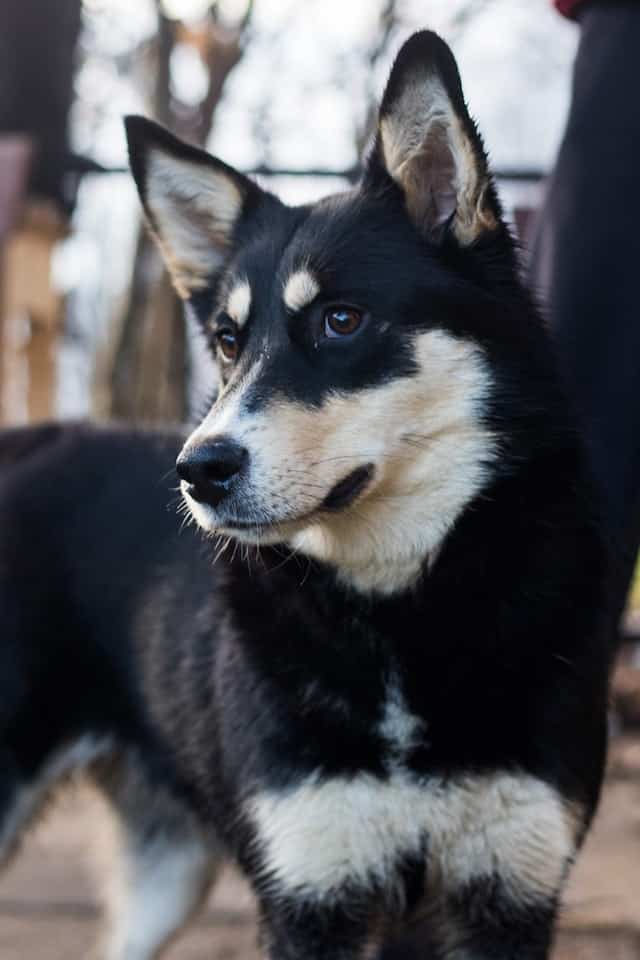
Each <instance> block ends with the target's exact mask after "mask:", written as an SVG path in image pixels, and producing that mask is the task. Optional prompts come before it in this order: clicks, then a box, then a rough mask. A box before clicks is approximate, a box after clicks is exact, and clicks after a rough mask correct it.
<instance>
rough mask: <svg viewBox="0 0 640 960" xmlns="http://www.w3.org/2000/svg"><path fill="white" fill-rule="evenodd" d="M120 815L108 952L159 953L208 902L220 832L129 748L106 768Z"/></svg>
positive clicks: (133, 956) (137, 957)
mask: <svg viewBox="0 0 640 960" xmlns="http://www.w3.org/2000/svg"><path fill="white" fill-rule="evenodd" d="M98 780H99V785H100V786H101V787H102V789H103V790H104V791H105V793H106V794H107V797H108V799H109V800H110V802H111V804H112V805H113V808H114V811H115V813H116V816H117V821H118V823H117V826H118V834H119V838H118V839H119V850H118V859H117V862H116V864H115V871H114V876H113V877H112V878H111V883H110V888H109V889H108V896H107V917H106V929H105V934H104V938H103V940H102V943H101V944H100V948H99V951H98V957H99V958H100V960H153V958H156V957H158V956H159V955H160V952H161V951H162V949H163V947H164V946H165V945H166V944H167V943H168V942H169V941H170V940H171V939H172V938H173V936H174V935H175V934H176V933H178V932H179V930H180V929H181V928H182V927H183V926H184V924H185V923H186V921H187V920H188V919H189V917H190V916H191V915H192V914H193V913H194V911H195V910H196V909H197V908H198V907H199V906H200V904H201V903H202V900H203V899H204V897H205V895H206V893H207V891H208V890H209V888H210V886H211V884H212V882H213V880H214V878H215V874H216V869H217V867H218V865H219V863H220V861H221V850H220V848H219V847H218V846H217V845H216V843H215V839H209V837H208V836H205V833H204V830H203V829H202V827H201V825H200V823H199V822H198V820H197V819H196V817H195V816H194V814H193V813H192V812H191V811H190V810H189V808H188V807H186V806H185V805H184V804H183V803H182V802H181V801H179V800H177V799H176V798H175V797H174V796H173V795H172V794H170V793H168V792H167V790H166V788H165V787H162V786H159V785H156V784H152V783H151V782H150V781H149V780H148V779H147V777H146V775H145V774H144V772H143V769H142V767H141V766H139V765H138V764H137V763H136V761H135V758H132V757H131V756H129V757H128V758H127V759H126V760H125V761H120V762H119V763H118V767H117V769H115V770H114V769H113V768H111V769H108V770H106V769H105V771H102V772H101V773H100V774H99V775H98Z"/></svg>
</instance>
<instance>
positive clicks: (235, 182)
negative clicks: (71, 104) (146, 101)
mask: <svg viewBox="0 0 640 960" xmlns="http://www.w3.org/2000/svg"><path fill="white" fill-rule="evenodd" d="M125 127H126V131H127V142H128V146H129V161H130V165H131V172H132V174H133V177H134V180H135V182H136V186H137V187H138V193H139V194H140V199H141V201H142V205H143V207H144V211H145V214H146V217H147V222H148V225H149V228H150V230H151V233H152V234H153V236H154V238H155V240H156V242H157V244H158V246H159V248H160V251H161V253H162V256H163V258H164V261H165V263H166V266H167V268H168V270H169V273H170V274H171V278H172V280H173V283H174V286H175V288H176V290H177V291H178V293H179V294H180V296H181V297H183V298H185V299H188V298H189V297H190V296H191V295H192V293H194V292H195V291H197V290H201V289H203V288H204V287H206V286H208V285H209V284H210V283H211V282H212V280H213V279H214V278H215V275H216V273H217V272H218V271H219V270H220V269H221V267H222V266H223V265H224V263H225V261H226V260H227V258H228V256H229V254H230V248H231V242H232V238H233V233H234V229H235V227H236V225H237V223H238V221H239V219H240V217H241V216H242V213H243V211H244V209H245V208H246V207H247V205H248V204H249V203H251V202H255V201H256V200H257V198H258V197H259V196H260V195H261V193H262V191H261V190H260V188H259V187H257V186H256V184H254V183H252V182H251V181H250V180H248V179H247V178H246V177H244V176H243V175H242V174H241V173H238V171H237V170H234V169H233V168H232V167H229V166H227V164H226V163H222V161H221V160H217V159H216V158H215V157H212V156H211V155H210V154H208V153H206V152H205V151H204V150H199V149H198V148H197V147H192V146H190V145H189V144H186V143H183V142H182V141H181V140H178V139H177V137H174V136H173V135H172V134H170V133H169V132H168V131H167V130H165V129H164V127H161V126H159V125H158V124H157V123H153V122H152V121H151V120H147V119H146V118H145V117H135V116H130V117H126V118H125Z"/></svg>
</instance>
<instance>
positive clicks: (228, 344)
mask: <svg viewBox="0 0 640 960" xmlns="http://www.w3.org/2000/svg"><path fill="white" fill-rule="evenodd" d="M215 337H216V343H217V345H218V349H219V351H220V353H221V354H222V357H223V359H224V360H226V361H227V362H228V363H232V362H233V361H234V360H235V359H236V357H237V356H238V338H237V337H236V334H235V331H234V330H232V329H231V327H220V328H219V329H218V330H216V334H215Z"/></svg>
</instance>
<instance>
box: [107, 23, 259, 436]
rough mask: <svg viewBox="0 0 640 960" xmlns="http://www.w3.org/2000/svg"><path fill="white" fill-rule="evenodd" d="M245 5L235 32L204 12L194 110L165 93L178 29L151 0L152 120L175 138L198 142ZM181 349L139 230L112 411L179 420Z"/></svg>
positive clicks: (183, 401)
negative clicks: (201, 88)
mask: <svg viewBox="0 0 640 960" xmlns="http://www.w3.org/2000/svg"><path fill="white" fill-rule="evenodd" d="M250 12H251V4H249V5H248V7H247V13H246V15H245V18H244V19H243V21H242V23H241V24H240V25H239V26H238V29H237V30H234V31H228V30H225V29H223V28H222V27H221V26H220V25H219V24H218V23H217V22H216V20H215V15H214V13H213V12H211V14H210V21H209V29H208V30H207V31H206V33H205V34H204V36H202V35H200V36H199V37H198V40H199V43H198V47H199V49H200V51H201V55H202V56H203V59H204V60H205V63H206V65H207V69H208V73H209V86H208V91H207V94H206V96H205V98H204V100H203V101H202V103H200V104H198V105H197V106H196V107H189V108H187V107H186V106H185V105H184V104H179V103H176V102H175V100H174V99H173V98H172V96H171V92H170V61H171V54H172V51H173V48H174V45H175V43H176V42H177V41H178V40H179V39H184V35H185V32H186V28H184V27H183V26H182V25H180V24H178V23H176V22H175V21H172V20H169V19H168V18H167V17H165V16H164V15H163V14H162V12H161V9H160V7H159V4H158V37H157V43H156V51H157V53H156V61H157V64H156V86H155V95H154V113H155V116H156V118H157V119H158V120H159V121H160V122H161V123H164V124H165V125H166V126H168V127H170V128H171V129H173V130H174V131H175V132H176V133H177V134H178V135H179V136H182V137H184V138H185V139H188V140H190V141H191V142H193V143H195V144H197V145H198V146H204V145H205V144H206V141H207V139H208V137H209V133H210V131H211V126H212V121H213V116H214V113H215V109H216V107H217V105H218V103H219V101H220V98H221V96H222V92H223V89H224V84H225V81H226V79H227V77H228V75H229V73H230V72H231V70H232V69H233V67H234V66H235V64H236V63H237V62H238V60H239V59H240V57H241V55H242V44H241V41H242V35H243V32H244V29H245V27H246V25H247V23H248V19H249V15H250ZM187 380H188V370H187V347H186V331H185V326H184V319H183V313H182V307H181V305H180V302H179V301H178V299H177V297H176V295H175V293H174V292H173V290H172V289H171V286H170V284H169V282H168V279H167V276H166V274H165V273H164V269H163V267H162V265H161V262H160V257H159V255H158V253H157V251H156V249H155V246H154V245H153V242H152V241H151V238H150V237H149V236H148V234H147V232H146V230H145V229H144V228H141V230H140V233H139V236H138V242H137V253H136V261H135V264H134V269H133V276H132V281H131V288H130V296H129V302H128V304H127V307H126V309H125V311H124V315H123V318H122V324H121V328H120V334H119V340H118V344H117V348H116V354H115V360H114V362H113V373H112V378H111V403H110V413H111V415H112V416H115V417H118V418H121V419H127V420H136V421H141V420H142V421H145V422H153V421H166V420H170V421H175V422H178V421H181V420H183V419H184V417H185V414H186V412H187Z"/></svg>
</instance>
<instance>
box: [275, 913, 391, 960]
mask: <svg viewBox="0 0 640 960" xmlns="http://www.w3.org/2000/svg"><path fill="white" fill-rule="evenodd" d="M261 907H262V911H261V913H262V919H261V942H262V946H263V948H264V951H265V954H266V956H267V957H268V958H269V960H365V958H369V957H375V956H377V955H378V952H379V943H378V936H377V933H378V931H377V928H376V923H375V921H374V919H373V912H369V911H368V910H366V909H364V908H363V905H362V904H360V903H351V902H347V901H346V900H345V901H344V902H332V903H319V902H312V901H305V900H303V899H295V898H287V899H286V900H278V901H276V902H272V903H264V902H263V903H262V905H261Z"/></svg>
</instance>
